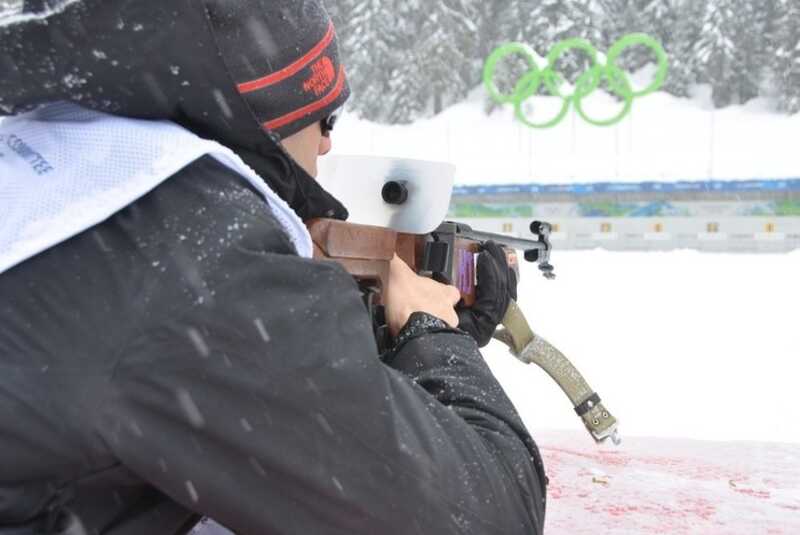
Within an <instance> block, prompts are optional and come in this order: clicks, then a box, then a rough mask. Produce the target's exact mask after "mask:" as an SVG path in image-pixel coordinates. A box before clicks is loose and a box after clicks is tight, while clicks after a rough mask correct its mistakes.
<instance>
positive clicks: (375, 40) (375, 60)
mask: <svg viewBox="0 0 800 535" xmlns="http://www.w3.org/2000/svg"><path fill="white" fill-rule="evenodd" d="M476 4H477V0H444V1H438V2H435V3H428V2H424V1H423V0H389V1H381V0H342V1H340V2H338V5H337V7H336V12H337V19H338V20H339V23H340V25H341V28H340V30H339V33H340V35H342V36H344V37H343V40H342V49H343V51H344V53H345V55H346V59H347V64H348V66H349V72H350V80H351V85H352V87H353V92H354V93H355V94H356V95H357V99H353V100H354V102H353V106H354V107H355V109H356V110H357V111H359V112H361V114H362V115H363V116H365V117H367V118H370V119H375V120H380V121H388V122H400V123H402V122H409V121H412V120H414V119H416V118H418V117H419V116H421V115H424V114H425V113H426V112H428V111H429V110H430V111H432V112H434V113H436V112H439V111H441V110H442V108H443V107H444V106H445V105H447V104H451V103H453V102H456V101H458V100H460V99H462V98H463V97H464V96H465V95H466V93H467V92H468V91H469V89H471V88H472V86H473V85H474V81H475V80H474V77H472V78H470V76H468V75H467V73H469V74H470V75H471V74H472V73H473V72H474V71H473V67H474V65H473V61H474V57H475V55H476V49H477V46H478V33H479V32H478V25H477V24H475V23H474V22H473V19H474V17H475V10H474V5H476Z"/></svg>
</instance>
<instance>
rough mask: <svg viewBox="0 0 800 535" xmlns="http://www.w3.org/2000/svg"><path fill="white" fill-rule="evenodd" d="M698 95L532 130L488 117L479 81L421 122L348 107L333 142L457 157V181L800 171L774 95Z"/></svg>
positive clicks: (540, 108)
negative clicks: (385, 120)
mask: <svg viewBox="0 0 800 535" xmlns="http://www.w3.org/2000/svg"><path fill="white" fill-rule="evenodd" d="M648 76H649V72H648V71H647V69H645V70H643V72H641V73H638V74H637V76H636V77H635V80H636V87H642V86H644V85H646V84H647V83H648V81H649V78H648ZM694 93H695V95H694V98H693V99H691V100H690V99H680V98H676V97H673V96H671V95H668V94H666V93H655V94H653V95H650V96H647V97H643V98H639V99H636V100H635V101H634V103H633V111H632V113H631V114H630V115H629V116H628V117H627V118H625V119H624V120H623V121H622V122H621V123H620V124H619V125H616V126H613V127H607V128H601V127H596V126H592V125H590V124H588V123H586V122H584V121H583V120H582V119H580V118H579V117H578V116H577V114H575V113H574V112H572V111H571V112H570V113H569V114H568V115H567V117H566V118H565V119H564V121H563V122H562V123H561V124H559V125H558V126H556V127H555V128H552V129H547V130H533V129H530V128H528V127H526V126H524V125H520V123H517V122H516V121H514V119H513V111H512V109H511V107H510V106H507V107H505V108H504V109H502V110H498V111H495V112H494V113H493V114H492V115H490V116H488V117H487V116H486V115H485V113H484V111H483V109H484V98H485V90H484V89H483V87H479V88H476V89H475V91H473V93H472V94H471V96H470V98H469V99H467V100H466V101H465V102H463V103H460V104H458V105H455V106H453V107H451V108H448V109H447V110H445V111H444V112H443V113H441V114H440V115H438V116H436V117H434V118H432V119H427V120H422V121H418V122H416V123H414V124H413V125H408V126H385V125H379V124H374V123H371V122H369V121H364V120H361V119H359V118H358V117H356V116H355V115H354V114H345V115H344V117H343V118H342V120H341V121H340V122H339V124H337V126H336V134H335V136H334V144H333V145H334V148H333V150H334V153H338V154H366V155H378V156H394V157H402V158H417V159H423V160H435V161H448V162H451V163H454V164H456V165H457V166H458V174H457V176H456V182H457V183H458V184H498V183H525V182H539V183H572V182H593V181H602V180H611V181H621V182H626V181H631V182H640V181H646V180H664V181H671V180H684V179H685V180H706V179H730V180H736V179H748V178H790V177H798V176H800V152H798V150H797V147H798V143H800V114H796V115H794V116H792V117H790V116H787V115H782V114H779V113H776V112H775V111H773V109H772V107H773V104H772V103H771V102H769V101H768V100H766V99H756V100H753V101H751V102H749V103H748V104H747V105H745V106H730V107H728V108H725V109H722V110H714V109H713V106H712V105H711V99H710V94H711V91H710V88H709V87H708V86H698V87H696V88H695V89H694ZM353 98H358V95H354V97H353ZM585 102H586V105H585V109H586V111H587V112H588V113H589V114H590V115H592V116H594V117H599V118H602V117H610V116H612V115H614V114H615V113H616V111H617V110H618V109H619V108H618V105H617V104H616V103H614V102H613V101H612V100H611V98H610V97H608V96H607V95H605V94H602V93H596V94H594V95H592V96H591V97H589V98H587V99H586V101H585ZM532 103H533V105H534V106H535V108H536V110H535V111H534V115H533V116H532V117H533V118H534V119H536V120H539V119H543V118H547V117H552V116H553V115H554V114H555V112H556V111H557V109H558V107H560V106H561V100H558V99H555V98H544V97H537V99H535V100H534V101H532ZM548 114H549V115H548Z"/></svg>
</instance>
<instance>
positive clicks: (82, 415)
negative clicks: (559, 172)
mask: <svg viewBox="0 0 800 535" xmlns="http://www.w3.org/2000/svg"><path fill="white" fill-rule="evenodd" d="M55 4H58V5H53V3H51V4H48V6H49V12H50V13H52V14H51V15H50V16H49V17H48V18H47V19H46V20H42V19H41V17H39V16H38V15H37V14H36V13H31V12H27V11H23V10H22V7H23V4H22V3H13V2H12V3H11V4H9V5H10V8H8V7H7V8H6V9H11V10H17V11H16V12H13V13H10V14H9V13H6V14H5V16H4V17H0V20H6V21H8V20H11V21H16V22H13V23H12V24H7V25H5V26H2V27H0V68H2V69H3V72H2V73H0V109H2V110H3V111H4V112H5V113H6V114H10V115H12V117H9V118H7V119H5V120H4V121H3V122H2V123H0V212H2V213H4V214H5V216H4V218H3V220H2V221H0V295H2V300H1V301H0V370H2V373H0V452H2V464H0V534H3V535H8V534H12V533H13V534H31V533H37V534H39V533H41V534H54V533H61V534H64V535H66V534H74V535H77V534H80V533H91V534H95V533H97V534H104V535H105V534H108V535H127V534H131V535H133V534H153V535H159V534H165V535H166V534H170V535H171V534H183V533H187V532H188V531H189V530H190V529H191V528H192V526H194V525H195V524H196V523H197V522H198V520H199V518H200V517H201V516H207V517H210V518H213V519H215V520H216V521H218V522H219V523H220V524H222V525H224V526H226V527H227V528H229V529H230V530H232V531H234V532H236V533H240V534H245V535H250V534H268V533H276V534H278V533H281V534H283V533H286V534H293V533H309V534H329V533H330V534H334V533H347V534H365V535H366V534H370V535H374V534H394V533H397V534H412V533H437V534H439V533H441V534H465V533H469V534H498V535H499V534H503V535H509V534H526V535H527V534H530V533H541V530H542V526H543V521H544V503H545V487H544V480H545V479H544V473H543V467H542V463H541V459H540V456H539V453H538V450H537V448H536V445H535V443H534V442H533V440H532V439H531V437H530V435H529V434H528V432H527V431H526V430H525V428H524V426H523V424H522V422H521V421H520V419H519V417H518V415H517V414H516V412H515V410H514V408H513V406H512V405H511V403H510V402H509V400H508V399H507V397H506V396H505V394H504V393H503V391H502V389H501V387H500V386H499V384H498V383H497V381H496V380H495V379H494V377H493V376H492V374H491V372H490V371H489V369H488V367H487V366H486V364H485V363H484V362H483V359H482V358H481V356H480V353H479V352H478V346H477V344H476V342H475V340H474V339H473V337H475V338H481V339H485V338H486V336H487V334H490V333H491V330H492V329H493V328H494V326H495V325H496V323H497V322H498V321H499V318H498V315H501V314H502V312H503V311H504V308H503V304H504V303H505V304H507V303H508V298H509V295H510V294H512V293H513V286H514V282H513V279H511V278H509V276H508V270H507V268H506V267H505V266H504V265H501V263H500V262H499V261H498V260H497V259H496V258H494V257H493V256H491V255H482V256H481V266H480V272H481V278H482V280H481V281H480V285H481V288H482V290H481V291H482V299H481V303H482V304H481V306H479V307H478V308H477V309H475V310H473V311H471V312H470V311H463V310H462V311H460V316H461V321H460V322H459V318H458V317H457V315H456V311H455V310H454V309H453V305H455V304H456V302H457V301H458V292H457V291H456V290H455V289H454V288H451V287H448V286H443V285H440V284H438V283H435V282H433V281H431V280H428V279H423V278H420V277H417V276H416V275H415V274H413V273H412V272H411V271H410V270H409V269H408V267H407V266H405V265H404V264H403V263H402V262H400V261H397V260H396V261H395V262H393V264H392V268H391V269H392V273H391V284H390V286H389V293H388V295H387V320H388V322H389V326H390V328H391V330H392V332H393V334H394V335H395V345H394V348H393V349H392V350H391V351H390V352H389V353H387V354H386V355H383V356H382V357H381V358H379V357H378V355H377V350H376V346H375V341H374V337H373V333H372V329H371V323H370V319H369V317H368V315H367V313H366V310H365V307H364V306H363V303H362V301H361V296H360V294H359V291H358V288H357V287H356V285H355V284H354V282H353V280H352V278H351V277H350V276H349V275H347V274H346V273H345V272H344V271H343V270H341V269H340V268H338V267H336V266H335V265H332V264H328V263H320V262H316V261H313V260H312V259H310V258H309V256H310V252H311V246H310V240H309V237H308V234H307V232H306V231H305V227H304V226H303V225H302V221H305V220H308V219H311V218H314V217H335V218H340V219H343V218H345V217H346V211H345V210H344V209H343V207H342V206H341V205H340V204H339V203H338V202H337V201H336V200H335V199H333V198H332V197H331V196H330V195H328V194H327V193H326V192H325V191H324V190H322V189H321V188H320V187H319V186H318V184H317V183H316V182H315V181H314V180H313V177H312V176H311V175H313V174H314V172H315V162H316V157H317V156H318V155H320V154H324V153H325V152H327V151H328V150H329V149H330V143H331V141H330V137H329V135H330V132H329V129H330V128H331V126H332V122H333V121H332V119H331V116H332V115H333V114H334V112H335V111H336V110H337V109H338V108H340V107H341V105H342V104H343V103H344V100H345V99H346V98H347V96H348V89H347V85H346V78H345V74H344V69H343V68H342V67H341V66H340V65H339V60H338V53H337V51H336V41H335V34H334V31H333V27H332V25H331V23H330V21H329V19H328V17H327V15H326V14H325V11H324V10H323V9H322V7H321V6H320V5H319V4H318V3H317V2H315V1H304V2H293V1H290V0H282V1H267V0H239V1H230V0H206V1H203V2H201V1H198V0H175V1H174V2H141V1H136V2H131V1H124V0H118V1H108V0H85V1H83V2H55ZM57 101H65V102H62V103H60V104H52V103H53V102H57ZM70 101H71V103H70ZM75 103H79V104H81V107H78V106H76V104H75ZM37 107H38V108H37ZM34 109H35V111H30V110H34ZM94 110H98V111H94ZM112 114H113V115H112ZM144 119H169V122H166V121H150V120H144ZM279 142H280V143H279ZM290 155H291V156H290ZM458 324H460V325H461V327H462V328H465V329H467V330H468V331H469V332H471V333H472V335H473V337H471V336H470V335H468V334H467V333H466V332H464V331H463V330H460V329H458V328H456V325H458ZM482 341H484V340H482Z"/></svg>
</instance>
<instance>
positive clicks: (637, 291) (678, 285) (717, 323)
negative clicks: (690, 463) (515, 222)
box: [484, 251, 800, 472]
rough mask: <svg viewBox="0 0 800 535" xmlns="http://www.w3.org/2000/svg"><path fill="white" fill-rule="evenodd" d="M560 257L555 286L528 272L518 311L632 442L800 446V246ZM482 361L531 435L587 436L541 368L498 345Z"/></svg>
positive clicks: (574, 253) (558, 254) (555, 258)
mask: <svg viewBox="0 0 800 535" xmlns="http://www.w3.org/2000/svg"><path fill="white" fill-rule="evenodd" d="M552 262H553V265H554V266H555V268H556V273H557V275H558V278H557V279H556V280H555V281H546V280H544V278H542V277H541V275H539V273H538V270H537V269H536V268H535V267H534V266H533V265H531V264H525V265H523V266H522V282H521V284H520V287H519V301H520V304H521V306H522V308H523V309H524V311H525V313H526V315H527V316H528V319H529V321H530V323H531V326H532V327H533V328H534V331H536V332H538V334H540V335H541V336H543V337H544V338H546V339H547V340H549V341H550V342H551V343H553V344H554V345H555V346H556V347H558V348H559V349H561V351H562V352H564V354H565V355H567V357H569V358H570V359H571V360H572V361H573V362H574V363H575V364H576V365H577V366H578V368H579V369H580V370H581V371H582V372H583V374H584V375H585V376H586V379H587V380H588V381H589V384H590V385H591V386H592V387H594V388H595V389H596V390H597V392H598V393H599V394H600V395H601V397H602V398H603V399H604V401H605V403H606V406H607V407H608V409H609V410H610V411H611V412H612V413H613V414H614V415H615V416H616V417H617V418H618V419H619V420H620V422H621V427H620V431H621V433H622V434H623V436H652V437H688V438H693V439H702V440H757V441H777V442H794V443H798V444H800V421H798V419H797V409H796V402H795V401H794V400H795V399H796V393H797V378H798V377H800V328H798V323H797V303H799V302H800V286H799V285H798V282H797V275H798V273H800V252H794V253H791V254H782V255H738V254H708V253H699V252H695V251H676V252H671V253H616V252H608V251H580V252H579V251H569V252H559V251H555V252H554V253H553V258H552ZM484 354H485V355H486V356H487V359H488V361H489V364H490V366H491V367H492V369H493V371H494V372H495V374H496V375H497V376H498V378H499V379H500V380H501V382H502V383H503V385H504V387H505V388H506V390H507V392H508V393H509V395H510V396H511V397H512V399H513V401H514V402H515V405H516V406H517V407H518V408H519V410H520V412H521V414H522V416H523V419H524V420H525V422H526V424H527V425H528V426H529V428H530V429H531V430H532V431H536V430H540V429H550V428H555V429H582V424H581V422H580V421H579V419H578V418H577V417H576V416H575V414H574V412H573V411H572V407H571V406H570V405H569V403H568V401H567V399H566V397H565V396H564V394H563V393H562V392H561V391H560V390H559V389H558V388H557V387H556V385H555V383H553V382H552V380H551V379H550V378H549V377H548V376H547V375H546V374H545V373H544V372H543V371H542V370H540V369H538V368H535V367H533V366H526V365H524V364H522V363H520V362H518V361H516V360H515V359H514V358H513V357H511V356H510V355H508V353H507V351H506V350H505V347H504V346H503V345H501V344H500V343H499V342H492V344H491V345H490V346H489V347H488V348H487V349H486V350H485V351H484ZM586 440H590V439H589V436H588V434H587V435H586ZM797 470H798V472H800V466H798V469H797Z"/></svg>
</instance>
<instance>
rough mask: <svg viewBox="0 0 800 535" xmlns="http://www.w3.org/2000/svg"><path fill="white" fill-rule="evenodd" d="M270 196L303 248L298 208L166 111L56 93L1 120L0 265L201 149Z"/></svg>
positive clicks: (40, 246)
mask: <svg viewBox="0 0 800 535" xmlns="http://www.w3.org/2000/svg"><path fill="white" fill-rule="evenodd" d="M206 154H208V155H210V156H212V157H214V158H215V159H216V160H218V161H219V162H220V163H222V164H223V165H225V166H226V167H228V168H230V169H232V170H234V171H236V172H237V173H239V174H240V175H241V176H242V177H243V178H245V179H246V180H247V181H248V182H249V183H250V184H252V185H253V187H255V188H256V190H257V191H259V192H260V193H261V194H262V195H263V196H264V198H265V199H266V200H267V201H268V203H269V206H270V208H271V209H272V213H273V215H274V216H275V217H276V218H277V219H278V220H279V221H280V223H281V225H282V226H283V227H284V228H285V229H286V232H287V233H288V234H289V237H290V238H291V240H292V243H293V244H294V246H295V249H296V250H297V253H298V254H299V255H300V256H303V257H306V258H310V257H311V255H312V245H311V237H310V236H309V234H308V230H307V229H306V227H305V225H304V224H303V222H302V221H301V220H300V218H299V217H298V216H297V214H296V213H295V212H294V211H293V210H292V209H291V208H290V207H289V206H288V205H287V204H286V203H285V202H284V201H283V200H282V199H281V198H280V197H278V196H277V194H275V193H274V192H273V191H272V190H271V189H270V188H269V186H267V184H266V183H265V182H264V181H263V180H262V179H261V178H260V177H259V176H258V175H257V174H256V173H255V172H254V171H253V170H252V169H250V168H249V167H248V166H247V165H246V164H245V163H244V162H242V160H241V159H240V158H239V157H238V156H236V154H234V153H233V151H231V150H229V149H227V148H225V147H223V146H222V145H220V144H219V143H216V142H214V141H208V140H204V139H201V138H199V137H197V136H196V135H194V134H192V133H191V132H189V131H187V130H185V129H183V128H181V127H180V126H177V125H175V124H173V123H170V122H166V121H142V120H135V119H126V118H120V117H114V116H111V115H106V114H103V113H98V112H95V111H90V110H85V109H83V108H80V107H78V106H75V105H73V104H66V103H59V104H53V105H50V106H47V107H45V108H42V109H39V110H37V111H35V112H31V113H27V114H24V115H20V116H17V117H10V118H7V119H5V120H3V121H2V122H0V273H3V272H4V271H6V270H8V269H9V268H11V267H13V266H15V265H17V264H19V263H21V262H23V261H24V260H26V259H28V258H31V257H32V256H34V255H36V254H38V253H40V252H42V251H44V250H46V249H48V248H50V247H52V246H54V245H56V244H58V243H60V242H62V241H64V240H67V239H69V238H71V237H73V236H75V235H76V234H79V233H80V232H83V231H84V230H86V229H88V228H90V227H92V226H94V225H96V224H98V223H100V222H102V221H104V220H105V219H107V218H108V217H110V216H112V215H113V214H114V213H116V212H118V211H119V210H121V209H122V208H124V207H125V206H127V205H129V204H130V203H132V202H133V201H135V200H137V199H138V198H140V197H142V196H143V195H145V194H146V193H148V192H149V191H151V190H152V189H154V188H155V187H156V186H158V185H159V184H161V183H162V182H164V181H165V180H167V179H168V178H169V177H170V176H172V175H174V174H175V173H176V172H178V171H179V170H180V169H182V168H183V167H185V166H186V165H188V164H190V163H191V162H193V161H195V160H196V159H198V158H200V157H201V156H204V155H206Z"/></svg>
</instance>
